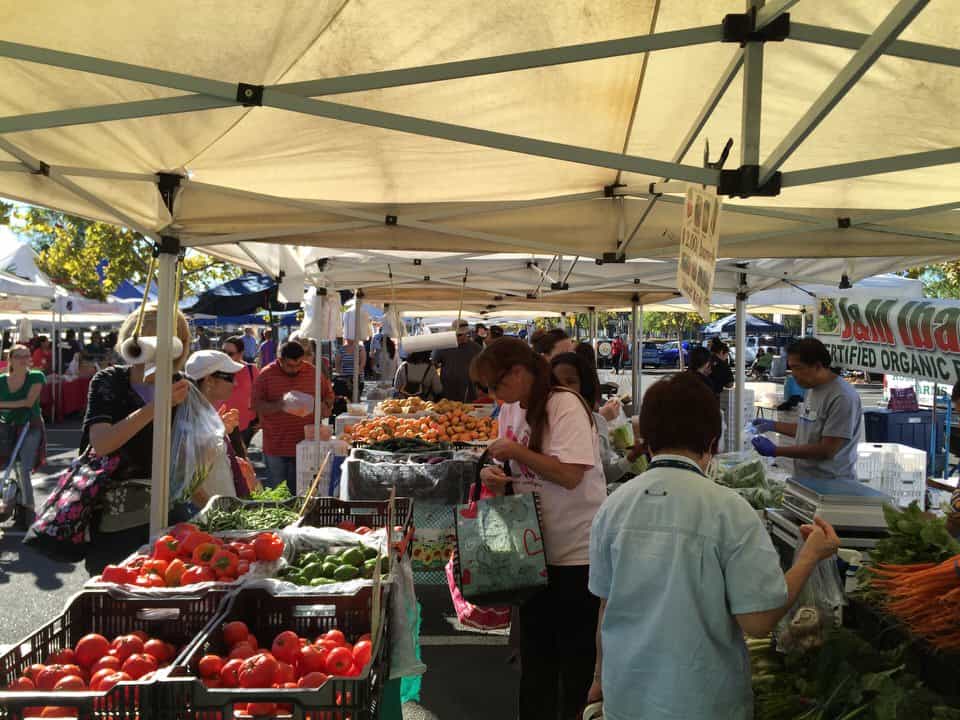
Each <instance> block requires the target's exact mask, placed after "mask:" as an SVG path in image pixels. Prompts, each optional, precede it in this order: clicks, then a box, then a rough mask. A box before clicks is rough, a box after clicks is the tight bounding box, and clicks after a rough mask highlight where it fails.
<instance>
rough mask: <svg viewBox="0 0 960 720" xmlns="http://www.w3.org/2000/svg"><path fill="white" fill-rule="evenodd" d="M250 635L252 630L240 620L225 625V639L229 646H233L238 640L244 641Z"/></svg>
mask: <svg viewBox="0 0 960 720" xmlns="http://www.w3.org/2000/svg"><path fill="white" fill-rule="evenodd" d="M248 635H250V630H249V629H248V628H247V626H246V624H245V623H242V622H240V621H239V620H234V621H233V622H228V623H227V624H226V625H224V626H223V641H224V642H225V643H226V644H227V646H228V647H233V646H234V645H236V644H237V643H238V642H243V641H244V640H246V639H247V636H248Z"/></svg>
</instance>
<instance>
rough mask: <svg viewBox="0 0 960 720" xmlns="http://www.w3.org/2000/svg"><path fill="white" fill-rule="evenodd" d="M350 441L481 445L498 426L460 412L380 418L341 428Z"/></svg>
mask: <svg viewBox="0 0 960 720" xmlns="http://www.w3.org/2000/svg"><path fill="white" fill-rule="evenodd" d="M344 432H345V434H346V435H347V437H348V438H349V439H350V440H352V441H353V442H364V443H367V442H373V443H376V442H380V441H383V440H389V439H391V438H411V439H412V438H419V439H421V440H424V441H426V442H430V443H432V442H478V441H480V442H482V441H486V440H494V439H496V437H497V432H498V423H497V421H496V420H492V419H490V418H478V417H474V416H473V415H469V414H467V413H464V412H463V411H460V410H454V411H451V412H448V413H444V414H442V415H437V416H429V417H422V418H399V417H393V416H389V415H387V416H383V417H375V418H370V419H369V420H363V421H361V422H359V423H357V424H356V425H347V426H346V427H345V428H344Z"/></svg>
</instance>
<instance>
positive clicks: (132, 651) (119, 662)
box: [8, 630, 177, 717]
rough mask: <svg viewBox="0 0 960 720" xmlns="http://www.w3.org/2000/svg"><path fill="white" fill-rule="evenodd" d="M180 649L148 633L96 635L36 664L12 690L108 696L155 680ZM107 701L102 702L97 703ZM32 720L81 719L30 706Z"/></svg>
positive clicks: (66, 710)
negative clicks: (47, 719) (119, 687)
mask: <svg viewBox="0 0 960 720" xmlns="http://www.w3.org/2000/svg"><path fill="white" fill-rule="evenodd" d="M176 653H177V648H176V647H174V646H173V645H171V644H170V643H168V642H165V641H163V640H161V639H159V638H152V637H150V636H149V635H147V633H145V632H143V631H140V630H138V631H136V632H132V633H130V634H128V635H118V636H116V637H114V638H113V639H112V640H111V639H108V638H106V637H104V636H103V635H99V634H97V633H91V634H89V635H84V636H83V637H82V638H80V640H79V641H78V642H77V643H76V645H74V646H73V647H68V648H65V649H63V650H60V651H59V652H56V653H53V654H51V655H49V656H48V657H47V658H45V659H44V661H43V663H39V664H35V665H31V666H30V667H29V668H27V670H26V672H25V673H24V674H23V675H22V676H21V677H19V678H17V679H16V680H15V681H14V682H12V683H11V684H10V686H9V688H8V689H9V690H15V691H21V692H29V691H38V690H39V691H43V692H49V691H64V692H77V691H85V690H92V691H95V692H103V693H106V692H107V691H108V690H111V689H112V688H113V687H114V686H115V685H117V684H118V683H121V682H131V681H138V680H139V681H144V682H146V681H149V680H151V679H152V678H153V675H154V673H155V672H156V671H157V670H159V669H160V668H162V667H166V666H167V665H169V664H170V662H171V661H172V660H173V658H174V656H175V655H176ZM97 702H102V701H97ZM24 715H26V716H29V717H76V715H77V711H76V709H74V708H70V707H60V706H56V707H50V706H48V707H36V708H26V710H25V712H24Z"/></svg>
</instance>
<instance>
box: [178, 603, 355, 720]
mask: <svg viewBox="0 0 960 720" xmlns="http://www.w3.org/2000/svg"><path fill="white" fill-rule="evenodd" d="M222 633H223V646H224V647H226V648H228V649H229V650H228V653H227V654H226V655H204V656H203V657H201V658H200V659H199V660H198V661H197V663H196V666H195V667H194V670H195V672H196V673H197V675H198V676H199V677H200V679H201V680H202V682H203V684H204V685H205V686H206V687H208V688H244V689H249V688H277V689H303V688H319V687H321V686H322V685H323V684H324V683H326V682H327V680H328V679H329V678H330V677H331V676H338V677H357V676H359V675H360V674H361V673H362V672H363V669H364V667H366V665H367V664H368V663H369V662H370V656H371V653H372V651H373V645H372V642H371V639H370V635H362V636H361V637H359V638H357V641H356V642H355V643H353V644H350V643H348V642H347V641H346V638H345V637H344V634H343V633H342V632H341V631H339V630H330V631H329V632H327V633H325V634H323V635H321V636H320V637H318V638H316V639H315V640H314V641H313V642H310V641H309V640H308V639H307V638H303V637H300V636H299V635H297V634H296V633H295V632H293V631H292V630H285V631H283V632H281V633H280V634H279V635H277V636H276V637H275V638H274V639H273V642H272V643H271V645H270V648H269V649H267V648H262V647H259V642H258V641H257V638H256V637H255V636H254V635H253V634H252V633H251V632H250V631H249V629H248V628H247V625H246V624H245V623H243V622H240V621H238V620H236V621H233V622H229V623H227V624H225V625H224V626H223V629H222ZM234 709H235V710H236V711H237V712H240V713H242V712H244V711H245V710H246V712H247V713H249V714H250V715H272V714H273V713H274V712H276V711H283V710H288V709H289V708H287V707H286V706H285V705H283V704H282V703H281V704H279V705H277V704H274V703H250V704H249V706H247V707H238V706H236V705H235V706H234Z"/></svg>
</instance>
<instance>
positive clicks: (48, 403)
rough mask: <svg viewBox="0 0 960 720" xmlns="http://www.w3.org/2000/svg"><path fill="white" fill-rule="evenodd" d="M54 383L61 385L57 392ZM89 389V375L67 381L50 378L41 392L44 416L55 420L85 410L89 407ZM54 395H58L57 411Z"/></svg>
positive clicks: (41, 406) (41, 405)
mask: <svg viewBox="0 0 960 720" xmlns="http://www.w3.org/2000/svg"><path fill="white" fill-rule="evenodd" d="M54 385H58V386H59V390H58V392H57V393H54ZM89 390H90V378H88V377H85V378H84V377H81V378H75V379H73V380H66V381H64V380H58V379H57V378H48V380H47V382H46V384H44V386H43V390H41V392H40V408H41V410H42V411H43V416H44V417H45V418H47V419H48V420H50V421H51V422H53V421H54V420H57V419H63V418H65V417H69V416H70V415H75V414H78V413H82V412H84V411H85V410H86V409H87V393H88V392H89ZM54 395H56V397H57V406H56V412H54V402H53V398H54Z"/></svg>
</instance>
